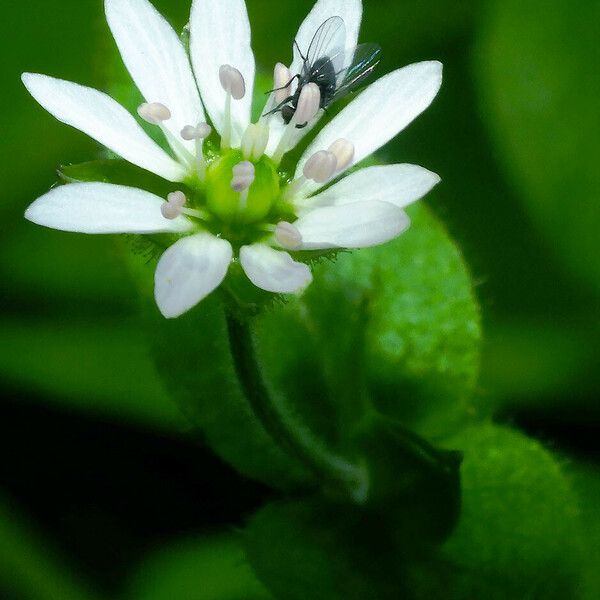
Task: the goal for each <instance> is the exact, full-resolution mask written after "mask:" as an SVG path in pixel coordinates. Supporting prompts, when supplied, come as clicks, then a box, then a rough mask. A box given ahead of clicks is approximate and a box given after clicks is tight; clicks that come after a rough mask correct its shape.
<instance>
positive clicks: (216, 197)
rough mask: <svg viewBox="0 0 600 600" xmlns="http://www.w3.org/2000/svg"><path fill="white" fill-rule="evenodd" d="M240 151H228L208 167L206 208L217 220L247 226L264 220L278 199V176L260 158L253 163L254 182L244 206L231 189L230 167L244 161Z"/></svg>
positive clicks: (231, 176) (231, 170)
mask: <svg viewBox="0 0 600 600" xmlns="http://www.w3.org/2000/svg"><path fill="white" fill-rule="evenodd" d="M243 160H244V158H243V156H242V154H241V152H240V151H239V150H231V151H229V152H228V153H226V154H225V155H224V156H221V157H220V158H218V159H217V160H215V161H214V162H213V163H211V164H210V166H209V167H208V170H207V174H206V206H207V208H208V210H209V211H210V212H211V213H213V214H214V215H215V216H216V217H217V218H218V219H219V220H220V221H222V222H224V223H230V224H236V225H237V224H239V225H249V224H254V223H258V222H260V221H262V220H264V219H265V218H266V217H267V215H269V214H270V213H271V212H272V209H273V207H274V206H275V205H276V203H277V202H278V199H279V196H280V189H279V177H278V175H277V171H276V169H275V166H274V165H273V163H272V161H271V160H270V159H269V158H268V157H266V156H263V157H262V158H261V159H260V160H258V161H257V162H255V163H254V167H255V179H254V183H253V184H252V186H251V187H250V189H249V190H248V197H247V199H246V201H245V205H244V206H242V204H243V201H242V196H241V195H240V194H239V193H238V192H235V191H233V190H232V189H231V180H232V178H233V167H235V166H236V165H237V164H238V163H240V162H241V161H243Z"/></svg>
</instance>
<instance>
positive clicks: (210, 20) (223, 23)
mask: <svg viewBox="0 0 600 600" xmlns="http://www.w3.org/2000/svg"><path fill="white" fill-rule="evenodd" d="M190 36H191V37H190V54H191V58H192V65H193V67H194V73H195V74H196V79H197V81H198V87H199V88H200V94H201V95H202V101H203V102H204V106H205V108H206V111H207V112H208V114H209V115H210V118H211V120H212V122H213V124H214V126H215V128H216V129H217V131H218V132H219V133H221V134H222V133H223V129H224V123H225V120H224V115H225V100H226V96H227V92H226V91H225V90H224V89H223V86H222V85H221V81H220V78H219V72H220V70H221V67H222V66H223V65H230V66H231V67H234V68H235V69H237V70H238V71H239V72H240V73H241V75H242V76H243V79H244V83H245V95H244V97H243V98H241V99H240V100H233V101H232V103H231V119H232V135H231V145H232V147H238V146H239V144H240V141H241V139H242V135H243V134H244V131H246V127H247V126H248V125H249V124H250V112H251V108H252V95H253V87H254V73H255V63H254V54H253V52H252V48H251V47H250V37H251V34H250V22H249V20H248V13H247V12H246V5H245V3H244V0H194V2H193V3H192V13H191V18H190Z"/></svg>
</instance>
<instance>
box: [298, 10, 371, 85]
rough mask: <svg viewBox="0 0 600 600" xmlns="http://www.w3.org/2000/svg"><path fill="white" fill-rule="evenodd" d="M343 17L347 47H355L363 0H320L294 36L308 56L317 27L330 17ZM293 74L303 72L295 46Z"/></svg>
mask: <svg viewBox="0 0 600 600" xmlns="http://www.w3.org/2000/svg"><path fill="white" fill-rule="evenodd" d="M335 16H338V17H342V19H343V20H344V24H345V25H346V49H348V50H351V49H354V47H355V46H356V44H357V43H358V33H359V30H360V23H361V20H362V1H361V0H318V2H316V4H315V5H314V6H313V8H312V10H311V11H310V12H309V13H308V16H307V17H306V19H304V21H303V23H302V25H300V29H299V30H298V33H297V34H296V37H295V38H294V39H295V40H296V42H297V43H298V46H299V47H300V50H302V53H303V54H304V55H305V56H306V53H307V51H308V48H309V46H310V43H311V41H312V39H313V37H314V35H315V33H316V32H317V29H319V27H320V26H321V25H322V24H323V23H324V22H325V21H326V20H327V19H329V18H330V17H335ZM290 70H291V72H292V74H294V73H301V72H302V58H301V56H300V54H299V52H298V50H297V48H295V47H294V60H293V62H292V66H291V67H290Z"/></svg>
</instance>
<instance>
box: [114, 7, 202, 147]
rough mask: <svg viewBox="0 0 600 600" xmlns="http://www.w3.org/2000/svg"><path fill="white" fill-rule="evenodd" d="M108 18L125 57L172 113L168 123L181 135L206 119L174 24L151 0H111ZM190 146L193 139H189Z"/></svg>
mask: <svg viewBox="0 0 600 600" xmlns="http://www.w3.org/2000/svg"><path fill="white" fill-rule="evenodd" d="M105 10H106V18H107V21H108V25H109V27H110V29H111V31H112V34H113V36H114V38H115V41H116V43H117V46H118V47H119V51H120V53H121V56H122V58H123V62H124V63H125V66H126V67H127V70H128V71H129V73H130V74H131V77H132V78H133V80H134V82H135V84H136V86H137V87H138V89H139V90H140V92H141V93H142V95H143V96H144V98H145V99H146V101H147V102H151V103H160V104H163V105H164V106H166V107H167V108H168V109H169V110H170V111H171V113H172V118H171V119H170V120H169V121H168V122H166V123H165V127H166V128H167V129H168V130H169V131H170V132H171V133H172V134H173V136H175V137H177V136H178V135H179V132H180V131H181V129H182V128H183V127H185V126H186V125H190V124H191V125H196V124H198V123H200V122H201V121H205V120H206V118H205V116H204V110H203V108H202V103H201V101H200V94H199V93H198V88H197V87H196V82H195V80H194V75H193V74H192V67H191V65H190V61H189V59H188V56H187V53H186V51H185V49H184V47H183V45H182V43H181V41H180V39H179V36H178V35H177V34H176V33H175V31H174V30H173V28H172V27H171V26H170V25H169V23H168V22H167V21H166V20H165V18H164V17H163V16H162V15H161V14H160V13H159V12H158V11H157V10H156V9H155V8H154V6H152V4H150V2H148V0H106V1H105ZM187 146H188V150H190V151H192V150H193V149H194V144H193V143H191V144H187Z"/></svg>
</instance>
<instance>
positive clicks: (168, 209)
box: [160, 192, 187, 220]
mask: <svg viewBox="0 0 600 600" xmlns="http://www.w3.org/2000/svg"><path fill="white" fill-rule="evenodd" d="M186 201H187V199H186V197H185V194H184V193H183V192H171V193H170V194H169V195H168V196H167V201H166V202H165V203H164V204H162V205H161V207H160V212H161V213H162V215H163V217H164V218H165V219H170V220H173V219H176V218H177V217H178V216H179V215H180V214H181V213H182V209H183V206H184V205H185V203H186Z"/></svg>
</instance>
